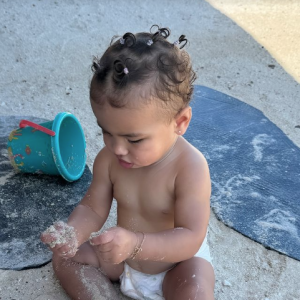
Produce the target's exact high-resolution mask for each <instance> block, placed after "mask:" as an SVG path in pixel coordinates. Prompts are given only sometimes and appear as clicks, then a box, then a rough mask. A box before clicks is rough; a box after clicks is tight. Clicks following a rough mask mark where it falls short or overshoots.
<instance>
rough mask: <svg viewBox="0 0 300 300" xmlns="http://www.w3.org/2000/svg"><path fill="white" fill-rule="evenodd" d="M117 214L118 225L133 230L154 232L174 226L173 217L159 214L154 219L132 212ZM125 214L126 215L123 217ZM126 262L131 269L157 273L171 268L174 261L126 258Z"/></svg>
mask: <svg viewBox="0 0 300 300" xmlns="http://www.w3.org/2000/svg"><path fill="white" fill-rule="evenodd" d="M120 215H121V216H122V217H119V215H118V226H120V227H123V228H125V229H127V230H130V231H133V232H138V231H139V232H145V233H146V234H147V232H148V233H155V232H161V231H164V230H168V229H170V228H174V222H173V217H171V216H169V217H166V216H161V217H159V216H158V215H157V214H156V218H155V220H153V219H152V218H151V217H149V218H143V217H141V216H140V215H138V216H137V215H134V214H132V212H131V214H120ZM125 216H127V217H125ZM126 263H127V264H128V265H129V266H130V267H131V268H133V269H135V270H137V271H140V272H143V273H146V274H158V273H161V272H164V271H166V270H169V269H171V268H172V267H173V266H174V265H175V263H166V262H162V261H150V260H142V261H137V260H131V259H127V260H126Z"/></svg>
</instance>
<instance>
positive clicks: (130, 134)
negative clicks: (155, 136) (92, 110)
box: [97, 121, 143, 138]
mask: <svg viewBox="0 0 300 300" xmlns="http://www.w3.org/2000/svg"><path fill="white" fill-rule="evenodd" d="M97 125H98V126H99V127H100V128H101V129H102V131H104V132H107V133H109V132H108V131H107V130H105V129H104V128H103V127H102V126H101V125H100V124H99V122H98V121H97ZM118 135H119V136H124V137H131V138H134V137H140V136H142V135H143V134H142V133H126V134H118Z"/></svg>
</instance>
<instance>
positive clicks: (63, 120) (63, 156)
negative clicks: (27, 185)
mask: <svg viewBox="0 0 300 300" xmlns="http://www.w3.org/2000/svg"><path fill="white" fill-rule="evenodd" d="M19 127H20V128H19V129H16V130H13V131H12V132H11V133H10V135H9V138H8V144H7V149H8V154H9V158H10V161H11V164H12V165H13V167H14V168H15V169H16V170H17V171H20V172H25V173H38V174H48V175H61V176H62V177H63V178H64V179H65V180H67V181H70V182H71V181H75V180H77V179H79V178H80V177H81V175H82V174H83V172H84V169H85V162H86V153H85V148H86V143H85V137H84V133H83V129H82V127H81V125H80V123H79V121H78V120H77V118H76V117H75V116H74V115H72V114H71V113H67V112H62V113H59V114H58V115H56V117H55V119H54V120H53V121H49V122H45V123H41V124H35V123H33V122H30V121H27V120H21V122H20V126H19Z"/></svg>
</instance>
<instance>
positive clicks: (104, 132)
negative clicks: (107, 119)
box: [102, 129, 111, 135]
mask: <svg viewBox="0 0 300 300" xmlns="http://www.w3.org/2000/svg"><path fill="white" fill-rule="evenodd" d="M102 134H108V135H111V134H110V133H108V132H107V131H104V130H103V129H102Z"/></svg>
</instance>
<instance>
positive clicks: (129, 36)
mask: <svg viewBox="0 0 300 300" xmlns="http://www.w3.org/2000/svg"><path fill="white" fill-rule="evenodd" d="M120 43H121V44H123V45H124V44H125V45H126V46H127V47H132V46H134V45H135V43H136V38H135V35H134V34H133V33H131V32H127V33H125V34H124V35H123V36H122V37H121V38H120Z"/></svg>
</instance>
